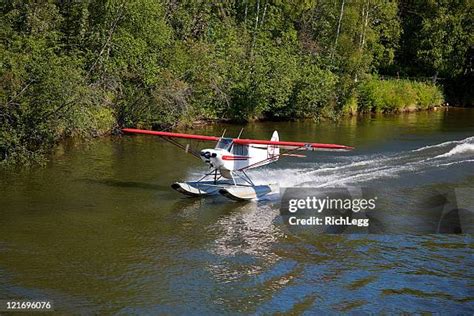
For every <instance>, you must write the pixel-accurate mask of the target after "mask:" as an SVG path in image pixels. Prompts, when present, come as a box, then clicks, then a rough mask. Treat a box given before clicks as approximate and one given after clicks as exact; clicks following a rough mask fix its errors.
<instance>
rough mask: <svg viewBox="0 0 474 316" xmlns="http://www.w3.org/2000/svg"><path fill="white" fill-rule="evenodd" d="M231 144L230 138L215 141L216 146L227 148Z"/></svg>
mask: <svg viewBox="0 0 474 316" xmlns="http://www.w3.org/2000/svg"><path fill="white" fill-rule="evenodd" d="M231 144H232V138H221V139H220V140H219V142H217V145H216V148H221V149H226V150H229V146H230V145H231Z"/></svg>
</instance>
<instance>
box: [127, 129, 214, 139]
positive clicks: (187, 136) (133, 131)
mask: <svg viewBox="0 0 474 316" xmlns="http://www.w3.org/2000/svg"><path fill="white" fill-rule="evenodd" d="M122 131H123V132H124V133H131V134H145V135H155V136H161V137H172V138H173V137H174V138H185V139H194V140H205V141H212V142H217V141H219V139H220V137H216V136H203V135H194V134H181V133H170V132H156V131H149V130H145V129H136V128H123V129H122Z"/></svg>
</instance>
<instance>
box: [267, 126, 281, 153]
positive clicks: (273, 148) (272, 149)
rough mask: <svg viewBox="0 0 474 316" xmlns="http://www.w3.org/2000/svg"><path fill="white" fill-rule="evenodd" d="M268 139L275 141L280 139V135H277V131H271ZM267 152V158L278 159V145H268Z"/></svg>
mask: <svg viewBox="0 0 474 316" xmlns="http://www.w3.org/2000/svg"><path fill="white" fill-rule="evenodd" d="M270 140H272V141H276V142H277V141H279V140H280V137H279V136H278V132H277V131H274V132H273V134H272V138H271V139H270ZM267 154H268V158H272V157H275V160H278V155H280V147H278V146H273V145H268V148H267Z"/></svg>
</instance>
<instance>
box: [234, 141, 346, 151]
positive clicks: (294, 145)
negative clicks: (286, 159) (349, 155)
mask: <svg viewBox="0 0 474 316" xmlns="http://www.w3.org/2000/svg"><path fill="white" fill-rule="evenodd" d="M234 143H236V144H241V145H272V146H278V147H280V148H284V149H298V148H299V149H301V150H316V149H323V150H351V149H354V147H350V146H344V145H337V144H320V143H304V142H282V141H273V140H258V139H238V138H235V139H234Z"/></svg>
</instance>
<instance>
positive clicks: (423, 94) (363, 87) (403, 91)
mask: <svg viewBox="0 0 474 316" xmlns="http://www.w3.org/2000/svg"><path fill="white" fill-rule="evenodd" d="M357 93H358V96H359V108H360V109H361V110H362V111H365V112H401V111H413V110H419V109H427V108H430V107H433V106H436V105H440V104H442V103H443V101H444V98H443V94H442V92H441V89H440V88H439V87H438V86H436V85H433V84H428V83H423V82H414V81H409V80H380V79H369V80H367V81H364V82H362V83H361V84H360V85H359V86H358V89H357Z"/></svg>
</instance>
